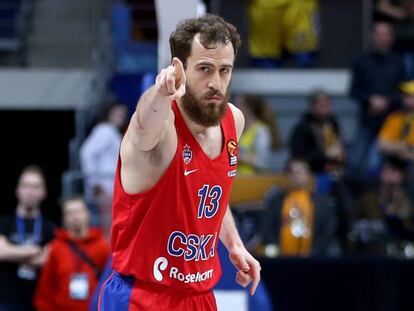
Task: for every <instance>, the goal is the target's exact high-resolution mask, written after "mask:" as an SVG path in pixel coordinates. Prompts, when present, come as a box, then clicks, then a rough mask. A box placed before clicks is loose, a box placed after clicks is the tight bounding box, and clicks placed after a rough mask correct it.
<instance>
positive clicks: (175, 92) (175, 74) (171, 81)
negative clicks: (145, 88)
mask: <svg viewBox="0 0 414 311" xmlns="http://www.w3.org/2000/svg"><path fill="white" fill-rule="evenodd" d="M186 81H187V80H186V76H185V71H184V65H183V63H182V62H181V61H180V60H179V59H178V58H177V57H174V58H173V61H172V65H170V66H168V67H167V68H165V69H162V70H161V72H160V73H159V74H158V76H157V78H156V79H155V85H156V86H158V88H159V92H160V93H161V94H163V95H165V96H168V97H170V99H171V100H178V99H180V98H181V97H183V96H184V94H185V91H186V90H185V84H186Z"/></svg>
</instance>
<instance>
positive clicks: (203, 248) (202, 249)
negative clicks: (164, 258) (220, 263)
mask: <svg viewBox="0 0 414 311" xmlns="http://www.w3.org/2000/svg"><path fill="white" fill-rule="evenodd" d="M216 239H217V232H216V233H215V234H208V235H201V236H198V235H195V234H189V235H185V234H184V233H182V232H181V231H174V232H173V233H171V234H170V237H169V238H168V246H167V249H168V253H169V254H170V255H171V256H174V257H180V256H183V257H184V260H186V261H190V260H195V261H198V260H200V258H201V260H207V259H209V258H211V257H214V250H215V246H216Z"/></svg>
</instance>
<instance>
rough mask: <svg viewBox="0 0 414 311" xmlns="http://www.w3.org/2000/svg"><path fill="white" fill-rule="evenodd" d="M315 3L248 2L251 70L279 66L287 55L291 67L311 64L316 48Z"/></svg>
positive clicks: (290, 0)
mask: <svg viewBox="0 0 414 311" xmlns="http://www.w3.org/2000/svg"><path fill="white" fill-rule="evenodd" d="M318 2H319V1H318V0H252V1H250V2H249V6H248V18H249V41H248V43H249V51H250V55H251V58H252V65H253V66H255V67H264V68H273V67H280V66H281V64H282V61H283V58H284V53H285V52H287V53H289V54H290V55H291V56H293V58H294V61H295V65H296V66H299V67H309V66H311V65H313V63H314V62H315V55H316V54H315V52H316V51H317V50H318V45H319V3H318Z"/></svg>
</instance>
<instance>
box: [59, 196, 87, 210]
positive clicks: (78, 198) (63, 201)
mask: <svg viewBox="0 0 414 311" xmlns="http://www.w3.org/2000/svg"><path fill="white" fill-rule="evenodd" d="M74 201H79V202H82V203H83V204H84V205H85V206H86V207H87V204H86V201H85V199H84V197H83V196H82V195H80V194H75V195H72V196H68V197H65V198H62V199H60V201H59V203H60V205H61V206H62V208H64V207H65V205H66V204H67V203H69V202H74Z"/></svg>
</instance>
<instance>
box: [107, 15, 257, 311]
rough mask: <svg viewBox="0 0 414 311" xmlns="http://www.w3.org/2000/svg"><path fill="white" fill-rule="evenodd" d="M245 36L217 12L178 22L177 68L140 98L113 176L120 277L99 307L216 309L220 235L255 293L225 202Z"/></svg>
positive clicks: (240, 278) (250, 265)
mask: <svg viewBox="0 0 414 311" xmlns="http://www.w3.org/2000/svg"><path fill="white" fill-rule="evenodd" d="M240 43H241V42H240V37H239V34H238V33H237V31H236V28H235V27H234V26H233V25H231V24H229V23H227V22H225V21H224V20H223V19H222V18H220V17H218V16H215V15H206V16H204V17H201V18H197V19H189V20H186V21H183V22H181V23H180V24H179V25H178V26H177V29H176V31H175V32H173V33H172V35H171V37H170V46H171V51H172V57H173V60H172V65H171V66H169V67H167V68H165V69H162V70H161V72H160V73H159V75H158V76H157V78H156V81H155V85H154V86H152V87H151V88H150V89H149V90H147V91H146V92H145V93H144V94H143V95H142V97H141V98H140V100H139V102H138V105H137V109H136V112H135V113H134V115H133V116H132V118H131V122H130V124H129V127H128V130H127V132H126V134H125V137H124V138H123V141H122V144H121V150H120V159H119V161H118V167H117V173H116V178H115V188H114V202H113V208H114V210H113V224H112V237H111V238H112V248H113V268H114V273H113V274H112V276H111V277H110V278H109V279H108V280H107V282H106V284H105V285H104V286H103V288H102V291H101V297H100V304H99V306H100V310H101V311H108V310H120V311H121V310H130V311H131V310H174V311H176V310H198V311H200V310H201V311H203V310H216V309H217V307H216V302H215V298H214V295H213V293H212V292H211V288H212V287H213V286H214V285H215V284H216V283H217V281H218V280H219V278H220V275H221V268H220V263H219V259H218V257H217V243H218V240H219V239H220V240H221V241H222V242H223V244H224V245H225V246H226V248H227V249H228V251H229V256H230V259H231V261H232V263H233V264H234V265H235V267H236V268H237V269H238V272H237V276H236V281H237V282H238V283H239V284H240V285H242V286H244V287H246V286H247V285H249V284H250V283H251V282H252V285H251V288H250V294H251V295H253V294H254V292H255V290H256V287H257V285H258V283H259V280H260V265H259V263H258V261H256V260H255V259H254V258H253V257H252V256H251V255H250V254H249V253H248V251H247V250H246V249H245V247H244V246H243V243H242V241H241V239H240V237H239V235H238V232H237V229H236V227H235V224H234V221H233V217H232V214H231V212H230V209H229V206H228V201H229V196H230V188H231V185H232V182H233V180H234V177H235V175H236V167H237V141H238V137H240V135H241V132H242V130H243V126H244V117H243V115H242V114H241V112H240V111H239V110H238V109H237V108H235V107H234V106H233V105H231V104H229V103H228V102H227V101H228V99H229V84H230V80H231V74H232V69H233V64H234V59H235V55H236V53H237V49H238V47H239V46H240Z"/></svg>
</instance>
